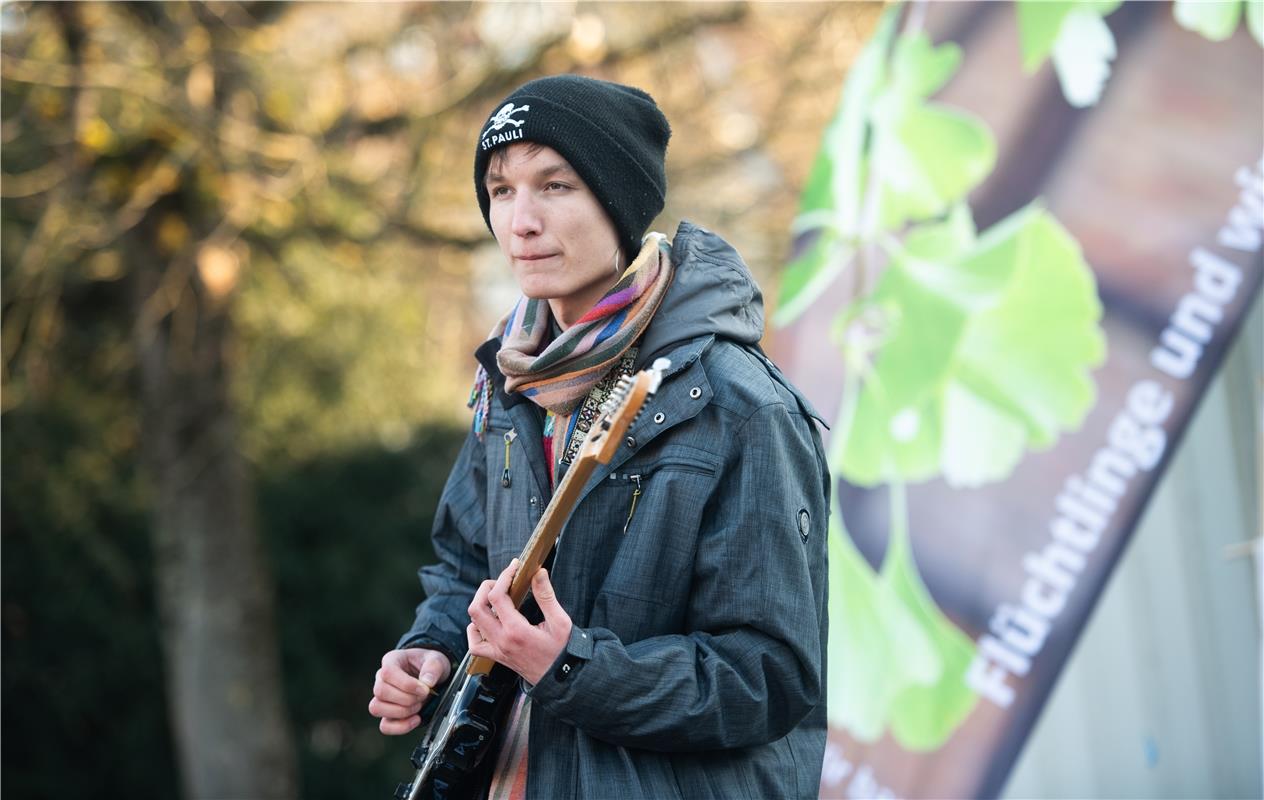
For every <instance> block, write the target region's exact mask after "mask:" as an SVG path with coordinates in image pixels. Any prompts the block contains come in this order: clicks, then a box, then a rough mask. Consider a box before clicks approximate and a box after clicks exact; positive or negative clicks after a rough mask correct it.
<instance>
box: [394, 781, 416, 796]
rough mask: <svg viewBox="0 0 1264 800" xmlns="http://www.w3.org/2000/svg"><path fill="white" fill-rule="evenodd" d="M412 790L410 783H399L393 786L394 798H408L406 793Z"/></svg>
mask: <svg viewBox="0 0 1264 800" xmlns="http://www.w3.org/2000/svg"><path fill="white" fill-rule="evenodd" d="M412 790H413V785H412V784H411V783H401V784H400V785H399V786H396V787H395V800H408V793H409V792H411V791H412Z"/></svg>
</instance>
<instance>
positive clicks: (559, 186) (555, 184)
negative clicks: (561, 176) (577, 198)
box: [544, 181, 571, 190]
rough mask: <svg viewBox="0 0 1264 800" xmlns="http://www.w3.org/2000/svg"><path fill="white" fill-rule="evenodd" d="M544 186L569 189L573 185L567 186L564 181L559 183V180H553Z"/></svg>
mask: <svg viewBox="0 0 1264 800" xmlns="http://www.w3.org/2000/svg"><path fill="white" fill-rule="evenodd" d="M544 188H545V189H554V190H557V189H569V188H571V187H569V186H567V185H566V184H564V183H558V182H557V181H552V182H550V183H547V184H545V186H544Z"/></svg>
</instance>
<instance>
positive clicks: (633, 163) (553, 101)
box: [474, 75, 671, 260]
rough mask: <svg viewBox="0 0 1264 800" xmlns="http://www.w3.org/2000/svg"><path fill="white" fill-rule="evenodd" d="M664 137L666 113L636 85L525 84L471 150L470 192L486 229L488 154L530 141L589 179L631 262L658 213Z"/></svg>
mask: <svg viewBox="0 0 1264 800" xmlns="http://www.w3.org/2000/svg"><path fill="white" fill-rule="evenodd" d="M669 138H671V127H670V126H669V125H668V124H667V118H666V117H665V116H663V112H662V111H659V109H658V105H657V104H656V103H655V102H654V98H652V97H650V96H649V95H648V94H646V93H645V92H643V91H641V90H640V89H637V88H634V87H632V86H624V85H622V84H618V83H611V82H609V81H602V80H597V79H596V78H585V77H583V76H581V75H555V76H553V77H549V78H539V79H537V80H534V81H530V82H528V83H524V84H523V85H522V86H519V87H518V88H517V89H516V90H514V92H513V93H512V94H510V95H509V96H508V97H506V98H505V99H504V100H502V101H501V102H499V103H497V104H496V108H495V110H494V111H493V112H492V114H491V116H489V117H488V118H487V121H486V122H485V123H483V128H482V130H481V131H480V132H479V136H478V144H477V145H476V147H475V152H474V191H475V192H476V193H477V194H478V206H479V208H480V209H482V211H483V220H484V221H485V222H486V223H487V229H488V230H491V227H492V222H491V217H490V215H489V207H490V198H489V197H488V195H487V187H486V186H485V185H484V184H483V176H484V175H485V174H486V173H487V164H488V162H489V161H490V160H491V154H492V152H493V151H494V150H496V149H497V148H499V147H503V146H505V145H508V144H513V143H515V142H536V143H538V144H543V145H548V146H549V147H551V148H553V149H554V150H556V151H557V152H558V153H559V154H561V156H562V157H563V158H565V159H566V160H567V161H568V162H570V165H571V166H572V167H574V168H575V171H576V172H577V173H579V177H581V178H583V180H584V183H586V184H588V188H589V189H590V190H591V191H592V193H593V194H595V195H596V196H597V199H598V200H599V201H600V202H601V205H602V207H603V208H605V210H606V213H607V214H608V215H609V216H610V219H611V221H612V222H614V227H615V230H617V231H618V232H619V244H620V246H621V247H623V252H624V255H625V256H626V257H627V259H628V260H631V259H633V258H635V257H636V254H637V253H638V252H640V249H641V236H643V235H644V234H645V231H646V229H647V228H649V225H650V222H651V221H652V220H653V219H654V217H656V216H658V213H659V212H660V211H662V210H663V201H664V199H665V197H666V195H667V173H666V170H665V169H664V159H665V158H666V155H667V140H668V139H669ZM493 235H494V232H493Z"/></svg>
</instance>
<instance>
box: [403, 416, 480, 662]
mask: <svg viewBox="0 0 1264 800" xmlns="http://www.w3.org/2000/svg"><path fill="white" fill-rule="evenodd" d="M485 478H486V468H485V466H484V464H483V456H482V443H481V442H480V441H479V440H478V437H477V436H476V435H475V434H474V433H472V432H471V433H470V434H469V436H468V437H467V438H466V440H465V445H464V446H463V447H462V448H461V452H460V454H459V455H458V456H457V460H456V464H455V465H453V467H452V472H451V473H450V474H449V475H448V481H447V483H446V484H445V485H444V487H443V493H442V494H441V495H440V496H439V505H438V508H437V509H436V510H435V517H434V527H433V529H432V530H431V541H432V542H433V543H434V551H435V556H436V557H437V559H438V562H437V563H435V564H432V565H429V566H425V567H422V568H421V569H420V570H419V571H418V575H419V576H420V578H421V585H422V587H423V588H424V589H425V591H426V599H425V600H424V601H422V603H421V605H419V606H417V616H416V619H415V620H414V621H413V625H412V628H410V629H409V631H408V632H407V633H405V634H404V635H403V636H402V637H400V640H399V645H398V647H400V648H404V647H430V648H434V649H436V650H440V651H442V652H443V653H444V654H445V655H447V656H448V658H449V659H450V660H451V661H452V663H453V665H455V664H456V663H457V662H458V661H460V660H461V659H462V658H463V657H464V656H465V651H466V648H467V645H466V639H465V626H466V625H468V624H469V621H470V617H469V612H468V609H469V605H470V601H471V600H472V599H473V598H474V593H475V592H476V591H477V590H478V586H479V583H481V582H482V581H483V579H485V578H486V577H487V545H486V533H485V530H484V528H485V524H484V522H485V514H484V510H483V509H484V495H485V494H486V486H487V484H486V480H485Z"/></svg>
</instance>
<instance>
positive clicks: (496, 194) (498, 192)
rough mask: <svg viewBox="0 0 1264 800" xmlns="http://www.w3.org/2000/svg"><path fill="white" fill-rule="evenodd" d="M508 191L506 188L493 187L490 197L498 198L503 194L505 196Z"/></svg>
mask: <svg viewBox="0 0 1264 800" xmlns="http://www.w3.org/2000/svg"><path fill="white" fill-rule="evenodd" d="M508 191H509V187H508V186H494V187H492V191H491V196H492V197H500V196H502V195H504V194H505V193H506V192H508Z"/></svg>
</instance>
